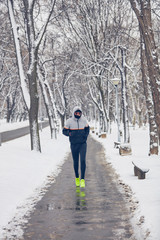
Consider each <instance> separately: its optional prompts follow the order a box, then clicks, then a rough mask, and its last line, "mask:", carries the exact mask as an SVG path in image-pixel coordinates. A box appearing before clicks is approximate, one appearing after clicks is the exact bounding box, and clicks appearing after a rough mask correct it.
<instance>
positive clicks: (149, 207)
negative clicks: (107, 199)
mask: <svg viewBox="0 0 160 240" xmlns="http://www.w3.org/2000/svg"><path fill="white" fill-rule="evenodd" d="M130 134H131V148H132V155H128V156H120V155H119V150H118V149H116V148H114V142H116V141H117V128H116V126H114V127H112V134H111V135H108V136H107V139H102V138H98V137H97V136H95V134H92V136H93V137H94V138H95V139H97V140H98V141H100V142H101V143H102V144H103V146H104V148H105V152H106V159H107V162H109V163H111V164H112V166H113V167H114V168H115V170H116V172H117V174H118V175H119V178H120V180H121V181H122V183H125V185H124V188H125V187H126V185H128V186H129V187H130V188H131V192H132V193H133V195H132V199H133V200H134V202H135V203H136V202H138V204H136V205H137V206H136V207H137V210H136V211H134V218H133V222H134V225H135V228H136V225H139V226H140V229H141V231H142V232H141V231H140V232H139V233H138V232H137V235H138V237H137V240H144V239H147V240H159V239H160V227H159V223H160V186H159V184H160V156H148V153H149V131H148V128H147V127H143V128H141V129H139V128H138V127H137V128H136V129H135V130H134V129H133V128H131V129H130ZM132 161H133V162H134V163H135V164H136V165H137V166H139V167H142V168H145V169H150V170H149V172H148V173H146V179H144V180H140V179H138V177H136V176H134V171H133V169H134V166H133V164H132ZM122 185H123V184H122ZM127 190H128V189H127ZM127 194H130V193H128V192H127ZM128 200H129V201H130V200H131V199H130V198H129V199H128ZM136 230H137V231H138V228H137V229H136Z"/></svg>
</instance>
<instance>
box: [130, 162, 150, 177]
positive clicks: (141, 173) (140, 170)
mask: <svg viewBox="0 0 160 240" xmlns="http://www.w3.org/2000/svg"><path fill="white" fill-rule="evenodd" d="M132 164H133V165H134V175H135V176H138V179H145V177H146V173H147V172H148V171H149V169H145V168H140V167H137V165H135V163H134V162H132Z"/></svg>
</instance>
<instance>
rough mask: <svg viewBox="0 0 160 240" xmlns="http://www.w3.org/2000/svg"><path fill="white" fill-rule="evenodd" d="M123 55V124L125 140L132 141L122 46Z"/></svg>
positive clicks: (123, 52)
mask: <svg viewBox="0 0 160 240" xmlns="http://www.w3.org/2000/svg"><path fill="white" fill-rule="evenodd" d="M120 50H121V57H122V67H121V69H122V71H121V86H122V90H121V94H122V110H123V112H122V114H123V126H124V142H125V143H129V142H130V134H129V121H128V104H127V92H126V66H125V61H126V59H125V57H126V56H125V49H124V48H120Z"/></svg>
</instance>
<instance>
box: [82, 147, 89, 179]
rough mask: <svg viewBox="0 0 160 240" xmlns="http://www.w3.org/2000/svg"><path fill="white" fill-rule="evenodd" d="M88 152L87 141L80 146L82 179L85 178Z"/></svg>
mask: <svg viewBox="0 0 160 240" xmlns="http://www.w3.org/2000/svg"><path fill="white" fill-rule="evenodd" d="M86 152H87V143H83V144H81V148H80V159H81V179H84V178H85V171H86Z"/></svg>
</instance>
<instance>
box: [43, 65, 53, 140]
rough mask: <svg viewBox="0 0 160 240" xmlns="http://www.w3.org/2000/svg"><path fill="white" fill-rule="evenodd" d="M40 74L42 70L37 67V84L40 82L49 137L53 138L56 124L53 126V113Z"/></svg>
mask: <svg viewBox="0 0 160 240" xmlns="http://www.w3.org/2000/svg"><path fill="white" fill-rule="evenodd" d="M40 71H41V73H40ZM41 74H42V75H43V73H42V70H41V69H39V84H40V87H41V92H42V96H43V99H44V104H45V107H46V112H47V116H48V119H49V126H50V132H51V139H53V138H56V126H55V122H54V113H53V109H52V108H51V106H50V104H49V102H50V101H49V99H48V96H47V91H46V88H45V83H44V81H43V79H42V76H41ZM43 77H44V76H43ZM54 131H55V134H54Z"/></svg>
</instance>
